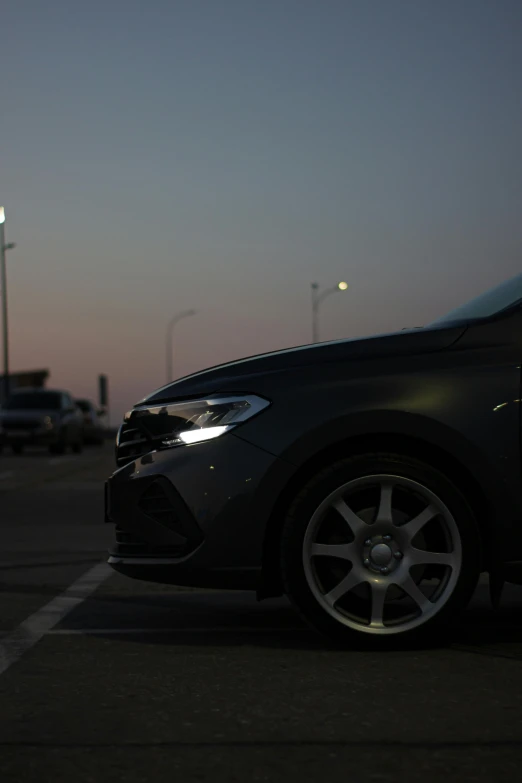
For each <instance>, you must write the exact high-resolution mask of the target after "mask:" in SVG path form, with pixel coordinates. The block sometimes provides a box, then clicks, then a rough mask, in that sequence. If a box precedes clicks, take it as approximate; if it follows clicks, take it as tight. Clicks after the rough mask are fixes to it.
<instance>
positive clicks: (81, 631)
mask: <svg viewBox="0 0 522 783" xmlns="http://www.w3.org/2000/svg"><path fill="white" fill-rule="evenodd" d="M307 630H308V629H307V628H305V627H303V626H291V625H290V626H286V627H280V626H279V627H272V626H270V627H261V626H260V627H256V626H249V625H247V626H245V625H241V626H235V627H234V626H230V625H216V626H214V625H209V626H208V627H207V628H201V627H200V626H197V627H196V628H179V627H178V628H176V627H172V628H57V629H55V630H50V631H46V633H47V634H48V635H49V636H90V635H94V636H98V635H100V636H112V635H115V634H128V635H130V636H135V635H137V634H140V635H141V634H170V635H171V636H172V635H173V634H185V633H188V634H190V633H206V634H212V633H234V634H242V633H281V632H284V631H291V632H292V633H294V632H295V631H307Z"/></svg>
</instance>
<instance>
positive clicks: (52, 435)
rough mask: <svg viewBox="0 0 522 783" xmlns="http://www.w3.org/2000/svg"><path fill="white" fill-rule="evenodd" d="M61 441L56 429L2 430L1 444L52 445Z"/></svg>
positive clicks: (0, 432)
mask: <svg viewBox="0 0 522 783" xmlns="http://www.w3.org/2000/svg"><path fill="white" fill-rule="evenodd" d="M58 441H59V433H58V432H57V431H56V430H43V429H34V430H29V429H28V430H2V431H0V445H2V446H50V445H52V444H53V443H57V442H58Z"/></svg>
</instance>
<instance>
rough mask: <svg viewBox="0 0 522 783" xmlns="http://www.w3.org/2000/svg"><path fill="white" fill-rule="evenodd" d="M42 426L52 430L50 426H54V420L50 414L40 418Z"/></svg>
mask: <svg viewBox="0 0 522 783" xmlns="http://www.w3.org/2000/svg"><path fill="white" fill-rule="evenodd" d="M42 427H43V428H44V430H52V428H53V427H54V420H53V418H52V416H44V418H43V419H42Z"/></svg>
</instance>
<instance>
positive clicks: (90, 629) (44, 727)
mask: <svg viewBox="0 0 522 783" xmlns="http://www.w3.org/2000/svg"><path fill="white" fill-rule="evenodd" d="M111 471H112V455H111V450H110V447H108V446H107V447H104V448H103V449H92V450H89V451H86V452H85V453H84V454H83V455H81V456H70V457H69V456H68V455H67V456H64V457H63V458H55V461H53V460H52V459H51V458H48V457H47V455H45V454H36V453H35V454H27V455H25V456H23V457H18V458H15V457H11V456H8V455H4V456H2V457H1V462H0V527H1V534H2V548H1V553H0V672H1V673H0V780H2V781H17V783H18V782H20V783H23V781H33V780H34V781H36V780H38V781H42V780H73V781H79V782H83V781H120V780H121V781H123V780H125V781H144V780H153V781H158V780H169V781H172V780H179V781H183V783H185V781H201V780H212V781H289V780H296V781H297V780H298V781H318V780H321V781H323V780H330V781H335V782H336V781H399V780H401V781H405V780H406V781H410V780H411V781H424V780H426V781H432V780H451V781H453V780H454V781H457V780H458V781H497V782H498V783H501V782H502V781H515V780H518V779H519V778H520V764H521V762H522V721H521V716H522V630H521V620H522V589H520V588H515V587H511V588H509V589H507V590H506V600H505V601H504V603H503V606H502V608H501V610H500V611H499V612H498V613H494V612H493V611H492V610H491V609H490V608H489V603H488V595H487V583H485V582H484V581H483V582H482V583H481V584H480V586H479V588H478V591H477V594H476V596H475V599H474V601H473V604H472V606H471V607H470V608H469V610H468V611H467V612H466V614H465V616H464V617H463V619H462V622H461V623H460V624H459V626H458V627H457V628H455V629H454V631H453V633H452V636H451V638H450V640H449V641H448V642H446V643H445V644H444V645H441V646H439V647H437V648H435V649H433V648H432V649H415V650H412V649H410V650H407V649H406V650H402V651H394V652H388V653H384V652H383V653H377V652H374V651H373V652H372V651H370V650H364V649H357V650H348V651H340V650H336V649H332V648H330V647H329V645H328V643H327V642H325V641H324V640H322V639H321V638H319V637H318V636H316V635H315V634H314V633H313V632H311V631H310V630H308V628H306V627H305V626H304V625H303V624H302V622H301V621H300V620H299V618H298V617H297V615H296V614H295V613H294V611H293V609H292V608H291V607H290V605H289V604H288V603H287V601H286V600H285V599H277V600H271V601H267V602H263V603H257V602H256V598H255V596H254V595H253V594H251V593H233V592H227V591H208V590H207V591H205V590H189V589H181V588H179V589H178V588H172V587H163V586H161V585H153V584H149V583H139V582H133V581H131V580H128V579H125V578H124V577H121V576H119V575H115V574H113V573H112V572H111V570H110V569H109V568H108V567H106V566H105V565H104V561H105V552H106V549H107V546H108V544H109V542H110V540H111V537H112V530H111V526H109V525H104V524H103V479H104V478H105V477H106V475H108V474H109V473H110V472H111Z"/></svg>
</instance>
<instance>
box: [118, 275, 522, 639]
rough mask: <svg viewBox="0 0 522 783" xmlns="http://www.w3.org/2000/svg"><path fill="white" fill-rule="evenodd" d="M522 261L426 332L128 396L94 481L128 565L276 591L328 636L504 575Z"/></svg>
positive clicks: (512, 554)
mask: <svg viewBox="0 0 522 783" xmlns="http://www.w3.org/2000/svg"><path fill="white" fill-rule="evenodd" d="M521 363H522V275H520V276H518V277H517V278H515V279H513V280H511V281H508V282H507V283H504V284H502V285H501V286H499V287H498V288H496V289H494V290H492V291H490V292H488V293H487V294H485V295H483V296H481V297H479V298H478V299H475V300H473V301H472V302H470V303H469V304H467V305H465V306H464V307H462V308H459V309H458V310H456V311H454V312H452V313H450V314H449V315H447V316H446V317H444V318H442V319H440V320H439V321H437V322H436V323H433V324H431V325H429V326H427V327H425V328H421V329H415V330H409V331H401V332H398V333H394V334H389V335H381V336H377V337H372V338H368V339H362V340H340V341H338V342H332V343H324V344H319V345H311V346H304V347H302V348H297V349H291V350H288V351H280V352H277V353H272V354H267V355H264V356H258V357H253V358H250V359H245V360H242V361H238V362H234V363H232V364H227V365H223V366H220V367H214V368H212V369H210V370H207V371H205V372H200V373H197V374H195V375H192V376H190V377H188V378H183V379H181V380H179V381H177V382H175V383H173V384H170V385H169V386H166V387H164V388H162V389H160V390H159V391H157V392H155V393H154V394H152V395H151V396H150V397H148V398H147V399H145V400H143V401H142V402H140V403H138V404H137V405H136V406H135V407H134V409H133V410H132V411H130V412H129V413H128V414H127V416H126V417H125V421H124V424H123V426H122V427H121V430H120V432H119V436H118V440H117V449H116V458H117V464H118V466H119V469H118V470H117V471H116V472H115V473H114V475H113V476H112V478H111V479H110V481H109V482H108V487H107V514H106V516H107V519H108V520H109V521H111V522H114V523H115V525H116V542H115V544H114V546H113V549H112V552H111V557H110V560H109V562H110V563H111V564H112V566H113V567H114V568H115V569H116V570H118V571H120V572H122V573H124V574H127V575H129V576H132V577H136V578H143V579H147V580H156V581H161V582H171V583H174V584H184V585H199V586H209V587H226V588H243V589H244V588H252V589H255V590H257V592H258V595H259V597H261V598H262V597H267V596H275V595H279V594H281V593H286V594H287V595H288V596H289V597H290V599H291V600H292V601H293V603H294V604H295V606H296V607H297V609H298V610H299V612H300V613H301V615H302V616H303V617H304V618H305V619H306V620H307V621H308V622H309V623H310V624H311V625H313V626H314V627H315V628H316V629H318V630H320V631H322V632H324V633H326V634H328V635H330V636H331V637H333V638H335V639H336V640H338V641H341V642H348V643H349V642H351V641H353V640H354V639H356V638H357V637H358V636H362V635H366V636H367V638H373V639H374V640H375V641H376V642H377V643H379V644H384V643H387V642H388V641H390V640H392V639H402V638H404V637H406V638H414V637H417V636H418V635H420V634H423V635H424V634H426V633H428V632H430V631H432V632H433V631H436V630H437V631H439V630H440V628H441V627H442V626H447V625H448V624H449V621H450V620H451V619H452V618H453V617H454V616H455V615H456V613H457V612H458V610H460V609H461V608H462V607H464V606H466V604H467V602H468V601H469V599H470V597H471V595H472V594H473V591H474V589H475V586H476V584H477V579H478V576H479V574H480V573H481V572H489V575H490V584H491V589H492V596H493V599H494V601H497V600H498V599H499V597H500V592H501V587H502V584H503V581H504V580H507V581H511V582H515V583H519V584H522V556H521V552H522V524H521V520H522V466H521V434H522V430H521V405H520V402H521V397H522V393H521Z"/></svg>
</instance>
